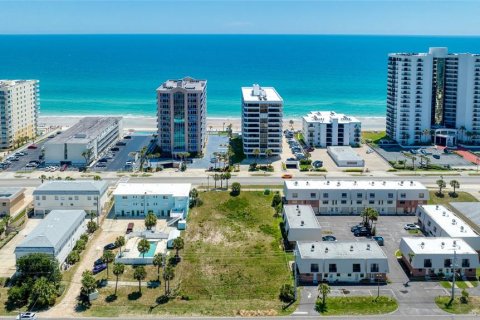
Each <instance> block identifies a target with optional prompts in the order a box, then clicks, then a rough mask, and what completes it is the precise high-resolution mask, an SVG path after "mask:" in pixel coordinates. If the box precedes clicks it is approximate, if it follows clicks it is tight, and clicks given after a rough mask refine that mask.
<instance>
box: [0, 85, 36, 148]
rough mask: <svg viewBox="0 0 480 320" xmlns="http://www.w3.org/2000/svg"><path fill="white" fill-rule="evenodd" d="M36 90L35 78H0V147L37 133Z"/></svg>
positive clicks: (18, 141)
mask: <svg viewBox="0 0 480 320" xmlns="http://www.w3.org/2000/svg"><path fill="white" fill-rule="evenodd" d="M38 91H39V90H38V81H37V80H0V118H1V122H0V128H1V132H0V148H3V149H6V148H11V147H13V146H14V145H16V144H17V143H20V142H23V141H22V139H26V138H34V137H35V136H36V135H37V120H38V110H39V107H40V102H39V100H40V99H39V97H38V96H39V93H38Z"/></svg>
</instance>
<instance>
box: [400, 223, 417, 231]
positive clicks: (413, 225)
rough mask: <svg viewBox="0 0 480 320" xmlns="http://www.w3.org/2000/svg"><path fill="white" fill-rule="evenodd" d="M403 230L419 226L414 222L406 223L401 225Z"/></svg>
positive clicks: (414, 228)
mask: <svg viewBox="0 0 480 320" xmlns="http://www.w3.org/2000/svg"><path fill="white" fill-rule="evenodd" d="M403 229H405V230H420V227H419V226H418V225H417V224H415V223H407V224H406V225H404V226H403Z"/></svg>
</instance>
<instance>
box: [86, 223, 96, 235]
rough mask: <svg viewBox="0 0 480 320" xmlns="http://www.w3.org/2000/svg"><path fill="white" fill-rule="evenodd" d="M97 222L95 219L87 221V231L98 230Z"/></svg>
mask: <svg viewBox="0 0 480 320" xmlns="http://www.w3.org/2000/svg"><path fill="white" fill-rule="evenodd" d="M97 228H98V226H97V223H96V222H95V221H88V223H87V231H88V233H94V232H95V231H97Z"/></svg>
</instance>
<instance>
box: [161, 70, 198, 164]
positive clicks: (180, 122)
mask: <svg viewBox="0 0 480 320" xmlns="http://www.w3.org/2000/svg"><path fill="white" fill-rule="evenodd" d="M157 118H158V120H157V126H158V128H157V129H158V142H157V143H158V146H159V147H160V148H161V151H162V153H164V154H168V155H175V154H178V153H181V152H188V153H190V154H191V155H195V154H201V153H203V149H204V148H205V146H206V143H207V131H206V130H207V129H206V128H207V80H197V79H193V78H190V77H185V78H183V79H179V80H167V81H165V82H164V83H163V84H162V85H161V86H160V87H158V89H157Z"/></svg>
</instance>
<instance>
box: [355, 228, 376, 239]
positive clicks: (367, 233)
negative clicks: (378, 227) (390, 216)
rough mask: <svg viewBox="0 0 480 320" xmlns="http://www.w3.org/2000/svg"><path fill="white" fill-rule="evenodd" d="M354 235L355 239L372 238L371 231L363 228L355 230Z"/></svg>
mask: <svg viewBox="0 0 480 320" xmlns="http://www.w3.org/2000/svg"><path fill="white" fill-rule="evenodd" d="M353 235H354V236H355V237H368V236H371V235H372V233H371V232H370V229H368V228H365V227H363V228H360V229H357V230H355V231H354V232H353Z"/></svg>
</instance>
